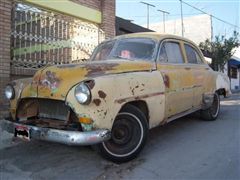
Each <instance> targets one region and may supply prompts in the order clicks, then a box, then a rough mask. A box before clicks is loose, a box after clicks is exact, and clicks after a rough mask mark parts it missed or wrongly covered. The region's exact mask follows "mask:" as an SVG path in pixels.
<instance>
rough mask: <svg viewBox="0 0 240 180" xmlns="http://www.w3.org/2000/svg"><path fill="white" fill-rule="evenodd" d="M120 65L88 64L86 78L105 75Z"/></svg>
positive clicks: (86, 65)
mask: <svg viewBox="0 0 240 180" xmlns="http://www.w3.org/2000/svg"><path fill="white" fill-rule="evenodd" d="M116 66H118V63H91V64H90V63H86V64H85V65H84V67H85V68H86V69H87V71H88V72H87V75H86V76H94V75H97V76H99V75H104V74H106V72H107V71H111V70H113V69H114V67H116Z"/></svg>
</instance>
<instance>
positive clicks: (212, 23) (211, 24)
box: [210, 14, 213, 42]
mask: <svg viewBox="0 0 240 180" xmlns="http://www.w3.org/2000/svg"><path fill="white" fill-rule="evenodd" d="M210 20H211V42H213V18H212V15H211V14H210Z"/></svg>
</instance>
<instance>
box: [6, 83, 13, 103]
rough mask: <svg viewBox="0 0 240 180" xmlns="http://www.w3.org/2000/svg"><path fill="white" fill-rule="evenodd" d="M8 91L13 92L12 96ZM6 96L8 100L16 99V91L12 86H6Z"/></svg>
mask: <svg viewBox="0 0 240 180" xmlns="http://www.w3.org/2000/svg"><path fill="white" fill-rule="evenodd" d="M7 90H11V95H10V96H9V95H8V94H7ZM4 95H5V97H6V98H7V99H8V100H12V99H14V98H15V89H14V87H13V86H12V85H11V84H8V85H6V87H5V89H4Z"/></svg>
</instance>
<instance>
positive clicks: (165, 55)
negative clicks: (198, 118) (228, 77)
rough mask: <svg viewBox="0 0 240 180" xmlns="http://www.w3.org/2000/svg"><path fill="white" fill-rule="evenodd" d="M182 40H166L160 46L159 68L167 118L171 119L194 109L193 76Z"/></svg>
mask: <svg viewBox="0 0 240 180" xmlns="http://www.w3.org/2000/svg"><path fill="white" fill-rule="evenodd" d="M185 61H186V60H185V58H184V54H183V45H182V43H181V41H180V40H176V39H168V40H164V41H163V42H162V43H161V45H160V50H159V54H158V60H157V68H158V70H159V71H160V73H161V74H162V76H163V79H164V83H165V96H166V98H165V99H166V100H165V117H166V118H170V117H172V116H174V115H177V114H179V113H181V112H184V111H187V110H189V109H191V108H192V104H193V89H192V86H193V81H194V79H193V76H192V73H191V68H189V67H188V66H187V64H186V62H185Z"/></svg>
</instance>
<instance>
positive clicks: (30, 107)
mask: <svg viewBox="0 0 240 180" xmlns="http://www.w3.org/2000/svg"><path fill="white" fill-rule="evenodd" d="M69 115H70V108H69V107H68V106H66V105H65V103H64V101H59V100H52V99H36V98H29V99H23V100H22V101H21V102H20V103H19V105H18V110H17V117H18V118H20V119H22V118H23V119H27V118H30V117H38V118H44V119H58V120H63V121H66V120H68V118H69Z"/></svg>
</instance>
